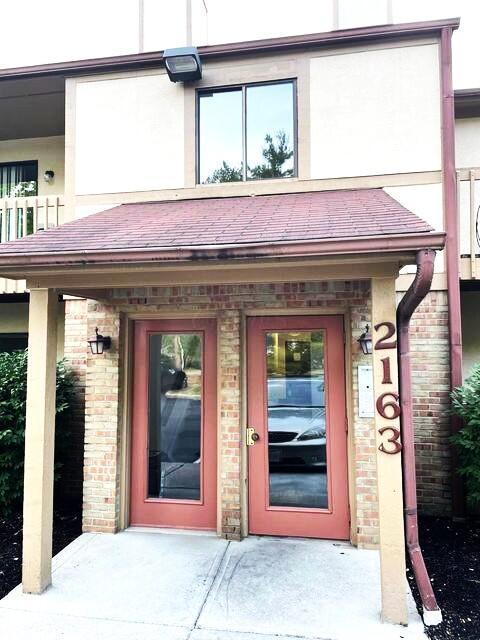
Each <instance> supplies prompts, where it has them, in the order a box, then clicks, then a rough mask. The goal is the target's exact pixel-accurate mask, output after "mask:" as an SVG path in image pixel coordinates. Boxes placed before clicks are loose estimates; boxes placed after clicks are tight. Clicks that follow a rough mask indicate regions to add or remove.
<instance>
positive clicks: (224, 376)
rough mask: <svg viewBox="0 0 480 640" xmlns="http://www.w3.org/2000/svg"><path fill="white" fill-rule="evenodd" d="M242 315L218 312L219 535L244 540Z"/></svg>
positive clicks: (236, 312)
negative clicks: (242, 509)
mask: <svg viewBox="0 0 480 640" xmlns="http://www.w3.org/2000/svg"><path fill="white" fill-rule="evenodd" d="M240 330H241V316H240V312H239V311H238V310H222V311H219V313H218V326H217V331H218V377H219V385H218V388H219V398H218V402H219V407H220V410H219V425H218V431H219V456H218V463H219V469H220V482H219V495H218V502H219V516H220V517H219V533H220V534H221V535H222V536H223V537H224V538H227V539H228V540H239V539H240V537H241V499H240V496H241V349H240Z"/></svg>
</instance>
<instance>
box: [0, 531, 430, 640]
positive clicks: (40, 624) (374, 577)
mask: <svg viewBox="0 0 480 640" xmlns="http://www.w3.org/2000/svg"><path fill="white" fill-rule="evenodd" d="M378 562H379V560H378V553H377V552H376V551H359V550H357V549H354V548H353V547H351V546H350V545H348V544H344V543H340V544H338V543H332V542H328V541H322V540H303V539H287V538H259V537H250V538H247V539H246V540H244V541H243V542H230V543H228V542H226V541H225V540H221V539H219V538H217V537H214V536H209V535H194V534H183V533H160V532H144V531H134V530H129V531H125V532H123V533H120V534H117V535H102V534H83V535H82V536H80V538H78V539H77V540H75V541H74V542H73V543H72V544H70V545H69V546H68V547H67V548H66V549H64V550H63V551H62V552H61V553H60V554H59V555H58V556H56V558H55V559H54V574H53V585H52V586H51V587H50V588H49V589H48V590H47V591H46V592H45V593H44V594H42V595H41V596H34V595H25V594H22V592H21V588H20V587H17V588H16V589H14V590H13V591H12V592H11V593H10V594H8V596H6V597H5V598H4V599H3V600H1V601H0V636H1V637H2V638H15V640H19V639H22V640H23V639H25V640H26V639H27V638H28V640H57V639H67V640H86V639H88V640H97V638H98V639H99V640H100V639H102V640H109V639H110V638H111V639H114V638H115V640H127V639H128V640H137V639H138V640H154V639H155V640H298V639H300V638H308V639H322V640H376V639H378V640H401V639H405V640H425V638H426V636H425V635H424V633H423V625H422V623H421V621H420V618H419V617H418V615H417V613H416V611H415V608H414V605H413V601H412V600H411V598H410V605H411V612H410V620H411V622H410V625H409V626H408V627H407V628H404V627H398V626H393V625H385V624H382V623H381V622H380V620H379V607H380V585H379V567H378ZM406 588H407V586H406Z"/></svg>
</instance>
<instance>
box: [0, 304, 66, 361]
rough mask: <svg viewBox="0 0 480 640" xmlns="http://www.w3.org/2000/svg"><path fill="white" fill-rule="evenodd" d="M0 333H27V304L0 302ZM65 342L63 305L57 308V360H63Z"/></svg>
mask: <svg viewBox="0 0 480 640" xmlns="http://www.w3.org/2000/svg"><path fill="white" fill-rule="evenodd" d="M0 333H28V302H2V303H1V304H0ZM64 341H65V304H64V303H63V302H62V303H60V304H59V306H58V316H57V359H59V360H60V359H61V358H63V353H64V351H63V345H64Z"/></svg>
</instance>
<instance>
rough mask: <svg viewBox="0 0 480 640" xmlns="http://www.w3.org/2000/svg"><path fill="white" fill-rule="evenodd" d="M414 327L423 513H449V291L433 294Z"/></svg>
mask: <svg viewBox="0 0 480 640" xmlns="http://www.w3.org/2000/svg"><path fill="white" fill-rule="evenodd" d="M410 332H411V333H410V341H411V350H412V386H413V416H414V427H415V445H416V446H415V454H416V468H417V495H418V506H419V510H420V512H423V513H430V514H438V515H446V514H449V513H450V512H451V465H450V445H449V436H450V425H449V416H448V409H449V390H450V359H449V344H448V303H447V292H446V291H432V292H430V293H429V294H428V295H427V297H426V298H425V300H424V301H423V303H422V304H421V305H420V307H419V308H418V309H417V311H416V312H415V313H414V315H413V318H412V321H411V328H410Z"/></svg>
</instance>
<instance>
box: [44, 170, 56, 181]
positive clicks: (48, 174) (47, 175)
mask: <svg viewBox="0 0 480 640" xmlns="http://www.w3.org/2000/svg"><path fill="white" fill-rule="evenodd" d="M54 177H55V172H54V171H52V170H51V169H47V171H45V173H44V174H43V179H44V180H45V182H48V184H50V183H51V182H53V178H54Z"/></svg>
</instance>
